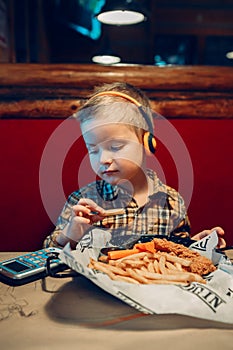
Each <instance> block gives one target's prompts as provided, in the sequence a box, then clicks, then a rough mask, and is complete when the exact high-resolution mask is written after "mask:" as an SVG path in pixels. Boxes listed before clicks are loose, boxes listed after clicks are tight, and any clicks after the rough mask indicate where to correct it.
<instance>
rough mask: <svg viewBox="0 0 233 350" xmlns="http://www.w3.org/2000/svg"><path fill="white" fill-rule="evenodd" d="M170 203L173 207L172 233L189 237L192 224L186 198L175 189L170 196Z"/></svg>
mask: <svg viewBox="0 0 233 350" xmlns="http://www.w3.org/2000/svg"><path fill="white" fill-rule="evenodd" d="M169 203H170V205H171V206H172V208H173V209H172V211H171V212H172V214H171V218H170V220H171V227H172V229H171V231H170V235H172V234H173V235H176V236H180V237H182V238H185V237H189V236H190V231H191V226H190V220H189V217H188V214H187V210H186V206H185V203H184V199H183V198H182V196H181V195H180V194H179V193H178V192H176V191H174V190H173V192H172V196H171V197H169Z"/></svg>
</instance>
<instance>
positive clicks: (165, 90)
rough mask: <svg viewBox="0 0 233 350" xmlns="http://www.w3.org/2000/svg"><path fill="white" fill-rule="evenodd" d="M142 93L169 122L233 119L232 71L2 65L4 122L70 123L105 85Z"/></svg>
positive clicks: (0, 102)
mask: <svg viewBox="0 0 233 350" xmlns="http://www.w3.org/2000/svg"><path fill="white" fill-rule="evenodd" d="M114 81H126V82H128V83H131V84H133V85H135V86H138V87H140V88H141V89H142V90H144V91H145V92H146V93H147V94H148V96H149V98H150V99H151V101H152V107H153V109H155V110H156V111H157V112H158V113H160V114H162V115H163V116H165V117H168V118H233V68H231V67H208V66H174V67H172V66H171V67H155V66H140V65H122V66H99V65H92V64H90V65H82V64H66V65H64V64H1V65H0V117H1V118H23V117H26V118H66V117H68V116H70V115H71V114H73V113H74V112H75V111H77V110H78V108H79V105H80V101H81V100H82V99H83V98H86V97H87V96H88V95H89V94H90V93H91V92H92V90H93V87H94V86H95V85H98V84H102V83H104V82H105V83H111V82H114Z"/></svg>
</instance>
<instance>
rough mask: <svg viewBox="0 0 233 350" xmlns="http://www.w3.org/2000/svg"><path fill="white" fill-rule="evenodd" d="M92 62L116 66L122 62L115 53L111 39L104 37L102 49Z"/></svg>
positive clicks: (96, 53)
mask: <svg viewBox="0 0 233 350" xmlns="http://www.w3.org/2000/svg"><path fill="white" fill-rule="evenodd" d="M91 60H92V62H94V63H99V64H106V65H107V64H116V63H119V62H121V58H120V57H119V56H118V55H117V54H116V53H115V52H114V51H113V49H112V47H111V44H110V40H109V37H108V36H107V35H105V36H103V37H102V42H101V45H100V48H99V49H98V51H97V52H95V54H94V55H93V57H92V59H91Z"/></svg>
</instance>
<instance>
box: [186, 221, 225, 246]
mask: <svg viewBox="0 0 233 350" xmlns="http://www.w3.org/2000/svg"><path fill="white" fill-rule="evenodd" d="M214 230H215V231H216V232H217V234H218V245H217V247H218V248H224V247H226V241H225V239H224V238H223V237H222V236H224V230H223V229H222V228H221V227H219V226H218V227H214V228H212V229H211V230H204V231H201V232H199V233H197V234H196V235H194V236H192V239H194V240H197V241H199V240H200V239H202V238H204V237H206V236H208V235H210V234H211V233H212V232H213V231H214Z"/></svg>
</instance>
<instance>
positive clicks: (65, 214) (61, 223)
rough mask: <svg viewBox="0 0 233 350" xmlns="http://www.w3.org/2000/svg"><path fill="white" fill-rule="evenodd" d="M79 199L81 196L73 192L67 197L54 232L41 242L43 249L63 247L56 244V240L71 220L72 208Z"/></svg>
mask: <svg viewBox="0 0 233 350" xmlns="http://www.w3.org/2000/svg"><path fill="white" fill-rule="evenodd" d="M80 198H81V195H80V193H79V192H74V193H72V194H71V195H70V196H69V197H68V199H67V202H66V203H65V205H64V207H63V209H62V212H61V214H60V216H59V217H58V220H57V223H56V227H55V229H54V231H53V232H52V233H51V234H50V235H48V236H47V237H46V238H45V240H44V242H43V248H48V247H58V248H63V246H61V245H59V244H58V243H57V240H56V238H57V236H58V235H59V234H60V233H62V231H63V230H64V228H65V227H66V226H67V225H68V224H69V222H70V220H71V215H72V207H73V206H74V205H75V204H77V203H78V201H79V199H80Z"/></svg>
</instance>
